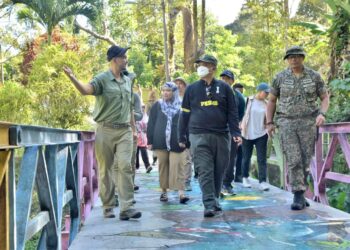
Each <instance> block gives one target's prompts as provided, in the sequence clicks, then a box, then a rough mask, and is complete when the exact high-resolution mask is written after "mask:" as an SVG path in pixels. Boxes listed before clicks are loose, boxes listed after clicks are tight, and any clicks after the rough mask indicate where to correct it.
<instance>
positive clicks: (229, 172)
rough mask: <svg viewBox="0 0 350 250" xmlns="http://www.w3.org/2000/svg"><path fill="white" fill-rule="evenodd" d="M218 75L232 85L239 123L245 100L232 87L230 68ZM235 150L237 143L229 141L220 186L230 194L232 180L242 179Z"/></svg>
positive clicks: (224, 191) (233, 79) (232, 193)
mask: <svg viewBox="0 0 350 250" xmlns="http://www.w3.org/2000/svg"><path fill="white" fill-rule="evenodd" d="M220 77H221V80H223V81H224V82H226V83H227V84H229V85H230V86H231V87H232V90H233V96H234V100H235V103H236V106H237V109H238V121H239V122H240V123H241V121H242V119H243V116H244V110H245V100H244V97H243V95H242V93H241V92H240V91H238V90H236V89H235V88H234V83H235V76H234V74H233V72H232V71H231V70H228V69H226V70H224V71H223V72H222V73H221V74H220ZM237 150H238V145H237V143H236V142H234V141H231V151H230V162H229V164H228V167H227V168H226V170H225V174H224V180H223V186H222V192H223V193H228V194H231V195H234V194H235V192H234V191H233V186H232V181H233V180H237V181H241V180H242V171H241V169H242V168H241V164H239V165H237V164H236V163H237V161H236V155H237ZM239 163H240V162H239ZM235 166H236V167H235Z"/></svg>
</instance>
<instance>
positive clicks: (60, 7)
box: [10, 0, 101, 44]
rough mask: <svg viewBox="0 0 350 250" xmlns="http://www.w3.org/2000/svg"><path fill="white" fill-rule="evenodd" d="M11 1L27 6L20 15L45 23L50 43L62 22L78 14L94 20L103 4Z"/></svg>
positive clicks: (85, 0) (96, 0) (59, 0)
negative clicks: (54, 30)
mask: <svg viewBox="0 0 350 250" xmlns="http://www.w3.org/2000/svg"><path fill="white" fill-rule="evenodd" d="M10 2H11V3H12V4H23V5H25V6H26V7H24V8H22V9H21V10H20V11H19V12H18V17H19V18H20V19H26V20H29V21H31V22H38V23H40V24H41V25H43V26H44V27H45V29H46V32H47V35H48V44H51V35H52V31H53V29H54V28H55V27H56V25H58V24H59V23H60V22H62V21H63V20H65V19H66V18H69V17H71V16H77V15H83V16H86V17H87V18H89V19H91V20H94V19H96V18H97V16H98V10H99V8H100V6H101V0H83V1H71V0H50V1H48V0H10Z"/></svg>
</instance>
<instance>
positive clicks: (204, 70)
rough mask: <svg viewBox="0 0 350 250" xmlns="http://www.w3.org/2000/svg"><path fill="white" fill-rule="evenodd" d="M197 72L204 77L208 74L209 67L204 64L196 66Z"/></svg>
mask: <svg viewBox="0 0 350 250" xmlns="http://www.w3.org/2000/svg"><path fill="white" fill-rule="evenodd" d="M197 74H198V76H199V77H201V78H202V77H205V76H206V75H208V74H209V69H208V68H207V67H205V66H199V67H198V68H197Z"/></svg>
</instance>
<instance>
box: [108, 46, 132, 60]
mask: <svg viewBox="0 0 350 250" xmlns="http://www.w3.org/2000/svg"><path fill="white" fill-rule="evenodd" d="M128 49H130V47H127V48H122V47H119V46H117V45H112V46H111V47H110V48H109V49H108V51H107V60H108V62H110V61H111V60H112V59H113V58H114V57H120V56H124V55H125V53H126V52H127V51H128Z"/></svg>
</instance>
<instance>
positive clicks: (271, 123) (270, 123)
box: [266, 122, 275, 125]
mask: <svg viewBox="0 0 350 250" xmlns="http://www.w3.org/2000/svg"><path fill="white" fill-rule="evenodd" d="M274 124H275V123H274V122H268V123H266V125H274Z"/></svg>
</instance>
